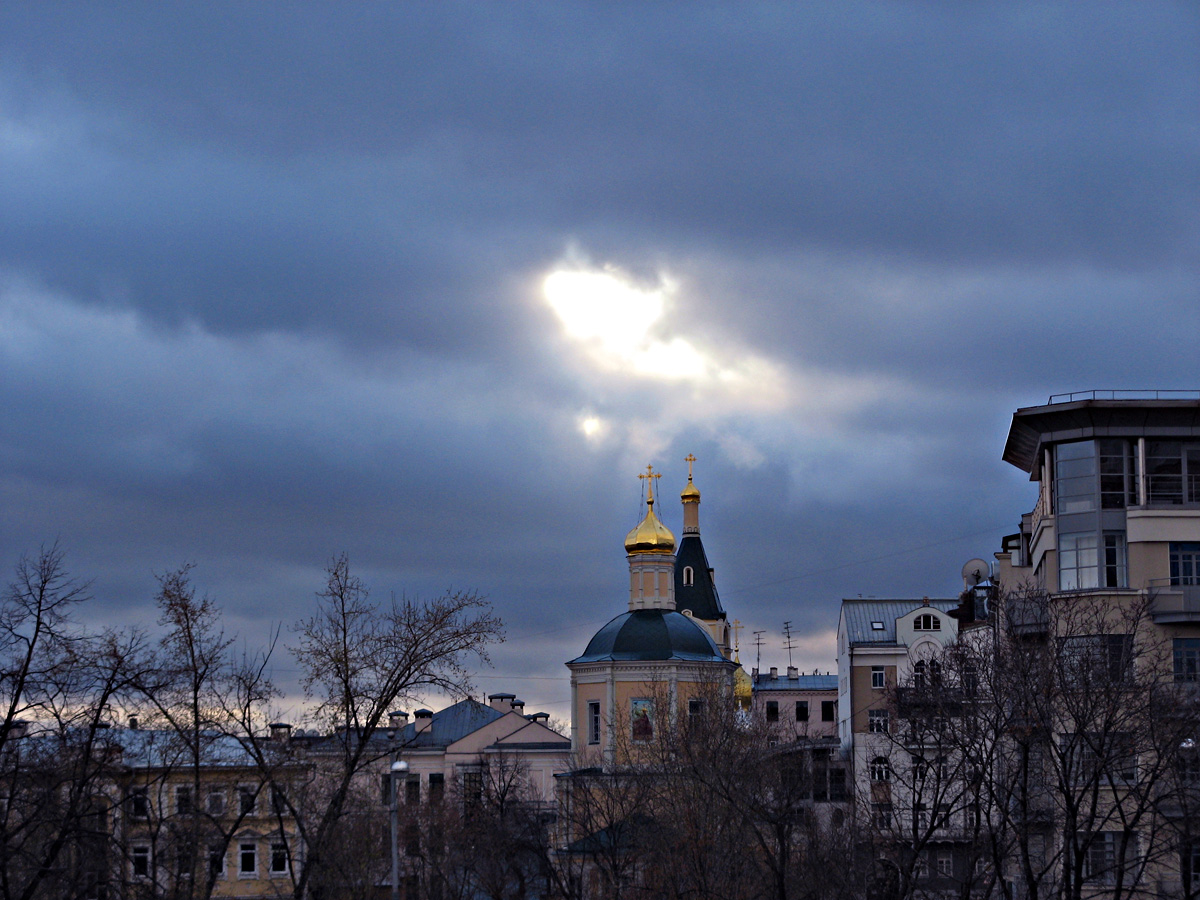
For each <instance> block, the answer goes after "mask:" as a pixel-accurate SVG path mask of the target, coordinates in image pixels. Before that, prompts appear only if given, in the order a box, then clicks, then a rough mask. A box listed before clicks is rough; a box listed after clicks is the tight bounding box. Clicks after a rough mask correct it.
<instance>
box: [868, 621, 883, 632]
mask: <svg viewBox="0 0 1200 900" xmlns="http://www.w3.org/2000/svg"><path fill="white" fill-rule="evenodd" d="M871 630H872V631H883V630H884V627H883V623H882V622H872V623H871Z"/></svg>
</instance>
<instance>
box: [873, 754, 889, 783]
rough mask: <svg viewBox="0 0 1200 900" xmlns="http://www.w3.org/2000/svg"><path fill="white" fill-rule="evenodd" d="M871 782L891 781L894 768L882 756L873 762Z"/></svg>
mask: <svg viewBox="0 0 1200 900" xmlns="http://www.w3.org/2000/svg"><path fill="white" fill-rule="evenodd" d="M871 780H872V781H891V780H892V767H891V766H890V765H888V761H887V759H885V758H884V757H882V756H877V757H875V758H874V759H873V760H871Z"/></svg>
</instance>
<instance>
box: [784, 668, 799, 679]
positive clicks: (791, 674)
mask: <svg viewBox="0 0 1200 900" xmlns="http://www.w3.org/2000/svg"><path fill="white" fill-rule="evenodd" d="M787 672H788V678H799V677H800V670H799V669H797V668H796V667H795V666H788V670H787Z"/></svg>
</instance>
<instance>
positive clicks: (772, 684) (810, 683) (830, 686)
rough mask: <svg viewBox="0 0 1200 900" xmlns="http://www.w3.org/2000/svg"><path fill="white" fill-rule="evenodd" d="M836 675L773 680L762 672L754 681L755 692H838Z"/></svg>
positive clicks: (801, 676) (802, 676)
mask: <svg viewBox="0 0 1200 900" xmlns="http://www.w3.org/2000/svg"><path fill="white" fill-rule="evenodd" d="M837 680H838V677H837V676H836V675H797V676H796V677H795V678H787V677H785V676H779V677H777V678H772V677H771V676H770V675H769V674H764V673H762V672H759V673H758V676H757V677H756V678H755V679H754V692H755V693H756V694H757V693H758V692H759V691H836V690H837V686H838V684H837Z"/></svg>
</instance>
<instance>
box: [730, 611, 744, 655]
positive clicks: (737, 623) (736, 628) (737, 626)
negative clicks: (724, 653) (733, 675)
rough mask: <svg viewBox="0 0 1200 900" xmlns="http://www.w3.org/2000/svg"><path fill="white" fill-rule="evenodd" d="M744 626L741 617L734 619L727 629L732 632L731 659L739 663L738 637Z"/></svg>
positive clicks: (739, 642)
mask: <svg viewBox="0 0 1200 900" xmlns="http://www.w3.org/2000/svg"><path fill="white" fill-rule="evenodd" d="M745 627H746V626H745V625H743V624H742V622H741V619H734V620H733V624H732V625H731V626H729V630H730V631H732V632H733V661H734V662H738V663H740V662H741V660H740V659H738V651H739V650H740V649H741V641H740V640H739V638H740V637H741V634H742V629H743V628H745Z"/></svg>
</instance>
